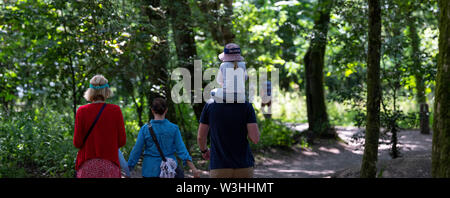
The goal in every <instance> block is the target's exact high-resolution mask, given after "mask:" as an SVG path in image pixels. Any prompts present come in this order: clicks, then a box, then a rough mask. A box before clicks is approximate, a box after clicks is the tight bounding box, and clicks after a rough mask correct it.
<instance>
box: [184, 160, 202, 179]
mask: <svg viewBox="0 0 450 198" xmlns="http://www.w3.org/2000/svg"><path fill="white" fill-rule="evenodd" d="M186 163H187V165H188V166H189V168H190V169H191V170H192V173H193V174H194V178H200V171H199V170H198V169H197V168H195V165H194V163H192V161H186Z"/></svg>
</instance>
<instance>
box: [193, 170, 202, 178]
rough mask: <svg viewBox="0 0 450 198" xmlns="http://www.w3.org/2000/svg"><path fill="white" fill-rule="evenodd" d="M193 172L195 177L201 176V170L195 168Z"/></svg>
mask: <svg viewBox="0 0 450 198" xmlns="http://www.w3.org/2000/svg"><path fill="white" fill-rule="evenodd" d="M192 174H193V175H194V178H200V174H201V171H200V170H197V169H195V170H192Z"/></svg>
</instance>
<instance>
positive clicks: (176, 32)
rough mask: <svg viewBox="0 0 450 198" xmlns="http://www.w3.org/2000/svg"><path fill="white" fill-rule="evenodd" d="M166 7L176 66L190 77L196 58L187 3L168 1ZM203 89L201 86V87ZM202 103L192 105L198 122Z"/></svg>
mask: <svg viewBox="0 0 450 198" xmlns="http://www.w3.org/2000/svg"><path fill="white" fill-rule="evenodd" d="M168 3H169V5H170V6H168V7H167V9H168V14H169V16H170V22H171V24H172V31H173V40H174V42H175V46H176V52H177V56H178V66H179V67H184V68H187V69H188V70H189V72H190V73H191V76H193V75H194V59H195V58H196V56H197V48H196V46H195V39H194V36H195V34H194V31H193V29H192V24H193V23H192V16H191V9H190V7H189V4H188V2H186V1H179V0H169V1H168ZM191 86H194V78H191ZM202 87H203V86H202ZM193 90H194V89H192V91H191V92H192V93H191V96H192V98H191V101H192V102H193V101H194V96H195V95H194V92H193ZM203 105H204V103H203V102H202V103H193V104H192V107H193V109H194V113H195V116H196V117H197V120H200V115H201V113H202V110H203Z"/></svg>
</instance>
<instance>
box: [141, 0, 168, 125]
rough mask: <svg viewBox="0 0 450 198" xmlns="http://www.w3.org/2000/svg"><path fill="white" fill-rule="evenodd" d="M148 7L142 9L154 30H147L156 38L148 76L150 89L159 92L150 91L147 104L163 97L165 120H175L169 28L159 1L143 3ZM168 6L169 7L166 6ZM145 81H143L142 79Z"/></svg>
mask: <svg viewBox="0 0 450 198" xmlns="http://www.w3.org/2000/svg"><path fill="white" fill-rule="evenodd" d="M145 2H146V3H147V4H148V6H146V7H145V8H144V12H145V14H146V15H147V16H148V18H149V21H150V23H151V24H152V26H153V27H154V28H152V29H147V30H146V31H148V32H149V33H150V34H151V35H153V36H156V37H157V38H158V40H157V41H151V42H154V43H153V46H152V50H151V51H150V60H149V63H148V65H149V68H150V69H149V71H148V72H149V76H150V81H151V88H152V89H153V88H154V87H155V86H156V87H159V90H154V91H152V90H150V93H149V94H147V103H148V105H149V107H151V103H152V101H153V99H154V98H156V97H164V98H166V101H167V107H168V108H169V111H168V112H167V115H166V117H167V119H169V120H176V117H175V108H174V104H173V102H172V100H171V97H170V76H169V72H168V69H167V66H168V63H169V54H170V51H169V42H168V40H167V32H169V26H168V24H167V20H166V19H167V17H166V15H165V13H164V11H163V10H165V8H164V7H163V5H162V4H161V2H162V1H160V0H147V1H145ZM168 6H170V5H168ZM143 80H145V79H143ZM151 114H152V113H151V111H149V118H151V117H152V115H151Z"/></svg>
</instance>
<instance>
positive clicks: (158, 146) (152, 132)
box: [148, 122, 167, 161]
mask: <svg viewBox="0 0 450 198" xmlns="http://www.w3.org/2000/svg"><path fill="white" fill-rule="evenodd" d="M148 130H149V132H150V135H151V136H152V139H153V142H155V144H156V148H158V151H159V155H161V158H162V160H163V161H167V160H166V157H164V153H163V152H162V150H161V147H160V145H159V142H158V139H156V134H155V131H153V127H152V124H150V122H149V123H148Z"/></svg>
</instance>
